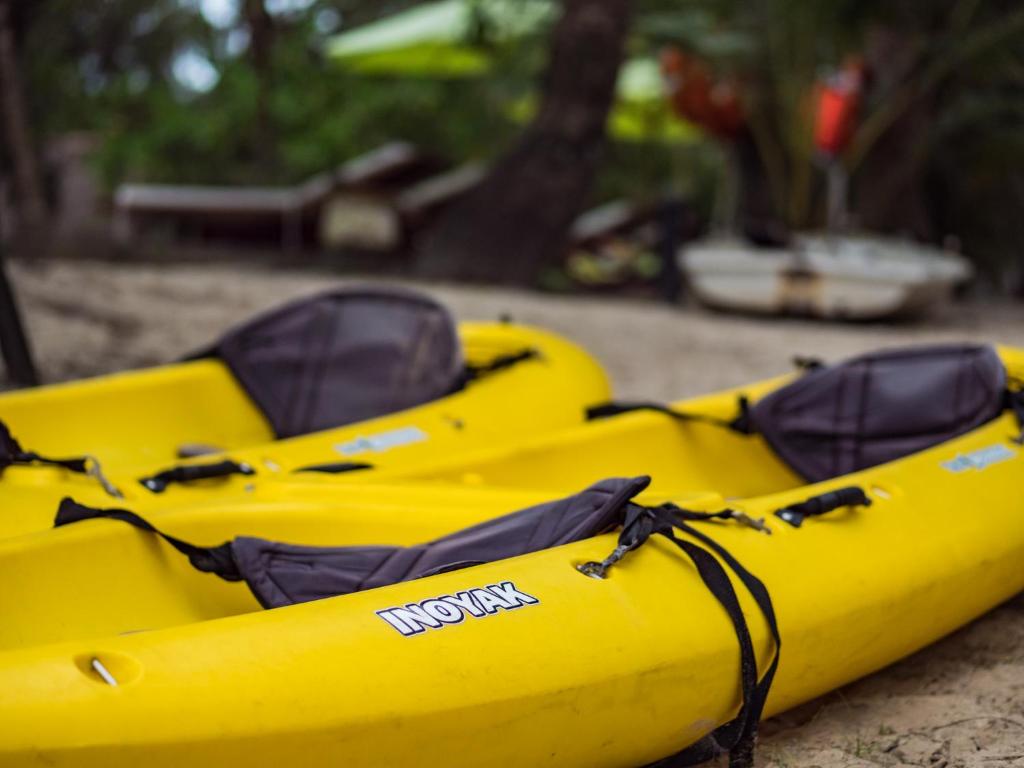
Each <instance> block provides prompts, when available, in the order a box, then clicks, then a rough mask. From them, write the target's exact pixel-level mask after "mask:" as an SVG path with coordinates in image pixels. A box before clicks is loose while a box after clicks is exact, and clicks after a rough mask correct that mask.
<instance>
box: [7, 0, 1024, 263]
mask: <svg viewBox="0 0 1024 768" xmlns="http://www.w3.org/2000/svg"><path fill="white" fill-rule="evenodd" d="M413 4H415V3H414V2H412V0H390V1H389V2H384V3H381V2H372V3H371V2H368V1H367V0H313V1H312V2H310V3H308V4H305V7H304V8H301V10H298V11H291V12H288V13H277V14H275V15H274V17H273V22H274V23H273V45H272V62H271V64H272V66H271V67H270V76H269V80H268V81H267V82H261V80H260V78H259V77H258V75H257V72H256V70H255V69H254V67H253V66H252V62H251V60H250V57H249V55H248V52H247V50H246V47H245V45H244V36H245V33H246V23H245V19H244V18H239V19H237V20H235V21H234V22H232V23H231V24H229V25H228V26H226V27H223V28H222V27H216V26H213V25H212V24H211V23H210V22H209V21H208V20H207V19H206V18H205V17H204V16H203V14H202V13H201V9H200V6H199V0H34V2H32V3H18V4H16V19H15V21H16V29H17V31H18V37H19V49H20V51H21V56H22V72H23V77H24V79H25V81H26V88H25V90H26V95H27V98H28V102H29V108H30V112H31V116H32V120H33V124H34V127H35V129H36V132H37V133H38V134H40V135H41V136H43V137H45V136H53V135H57V134H60V133H63V132H66V131H69V130H79V129H85V130H91V131H95V132H97V133H98V134H99V135H100V136H101V137H102V139H103V142H102V146H101V149H100V150H99V152H98V155H97V157H96V163H97V167H98V168H99V169H100V171H101V173H102V177H103V179H104V180H105V182H106V183H107V184H108V185H109V186H110V187H113V186H114V185H116V184H117V183H119V182H122V181H126V180H147V181H167V182H210V183H279V182H292V181H297V180H300V179H302V178H304V177H307V176H308V175H310V174H313V173H316V172H319V171H321V170H323V169H324V168H328V167H331V166H333V165H335V164H337V163H339V162H342V161H343V160H345V159H347V158H349V157H351V156H352V155H354V154H357V153H359V152H361V151H364V150H366V149H369V148H371V147H373V146H375V145H377V144H380V143H382V142H384V141H388V140H391V139H395V138H402V139H406V140H410V141H413V142H416V143H418V144H420V145H422V146H423V147H425V148H426V149H428V150H433V151H435V152H437V153H439V154H442V155H444V156H447V157H449V158H451V159H453V160H456V161H458V160H463V159H470V158H488V157H491V156H493V155H494V154H496V153H497V152H499V151H500V150H501V149H503V148H504V147H506V146H508V144H509V143H510V142H511V141H512V140H513V139H514V136H515V134H516V132H517V131H518V130H519V129H520V128H521V126H519V125H516V124H515V123H514V122H512V121H511V120H510V117H509V114H510V109H509V105H510V104H514V103H517V102H518V101H520V100H522V99H523V98H524V96H526V95H527V94H530V93H531V92H533V93H535V92H536V88H537V83H538V77H539V74H540V72H541V71H542V67H543V63H544V60H545V56H546V49H545V45H546V42H545V41H546V37H545V31H544V30H542V29H541V30H538V31H537V32H536V33H535V34H533V35H529V36H527V37H526V38H523V39H520V40H517V41H515V42H514V43H506V44H503V45H501V46H498V47H496V48H494V49H493V50H491V51H490V55H492V56H494V58H495V65H494V67H493V68H492V70H491V73H490V74H488V75H487V76H484V77H479V78H464V79H459V80H444V79H427V78H423V79H413V78H387V77H369V76H361V75H358V74H355V73H353V72H350V71H347V70H346V69H344V68H343V67H341V66H339V65H337V64H336V63H333V62H331V61H328V60H326V59H325V58H324V56H323V55H322V54H321V53H320V50H321V47H322V44H323V42H324V40H325V37H326V35H327V34H328V33H329V32H331V31H333V30H331V29H329V28H328V27H329V25H326V26H325V23H324V22H325V20H327V21H328V22H329V21H330V20H331V19H334V20H335V21H336V20H337V19H342V20H343V21H344V23H345V24H346V26H348V27H353V26H358V25H359V24H361V23H365V22H367V21H372V20H373V19H375V18H379V17H382V16H387V15H388V14H391V13H394V12H396V11H399V10H401V9H403V8H406V7H408V6H410V5H413ZM879 30H885V31H886V32H887V33H888V34H891V35H893V36H894V37H895V39H897V40H898V41H899V45H898V48H899V51H900V55H899V56H898V57H896V58H898V59H899V61H895V60H894V61H893V62H892V71H890V72H887V73H885V77H882V78H880V79H879V80H878V82H876V84H875V85H876V87H875V88H874V89H873V90H872V93H871V95H870V97H869V101H868V103H867V105H866V107H867V108H866V115H865V118H864V120H863V122H862V125H861V127H860V130H859V132H858V134H857V136H856V137H855V141H854V143H853V146H852V147H851V148H850V151H849V152H848V153H847V156H846V157H845V158H844V160H845V162H846V164H847V167H848V168H849V169H850V171H851V172H852V173H853V174H854V181H855V183H856V185H857V186H858V187H859V188H860V189H861V191H862V194H873V193H874V190H875V188H876V185H875V179H874V178H873V177H871V175H870V173H868V172H867V171H866V170H865V169H866V168H868V166H870V160H871V158H872V157H873V154H874V153H875V152H876V151H877V148H878V146H879V145H880V143H881V142H883V141H884V140H885V138H886V137H887V136H888V135H889V134H890V131H891V129H892V126H893V125H895V124H898V123H899V121H900V120H901V119H902V118H903V117H904V116H905V115H906V114H908V113H909V112H912V111H915V110H923V111H924V112H925V113H926V114H927V115H928V118H929V119H928V129H927V130H926V131H925V132H923V133H922V135H921V136H920V140H919V142H917V145H916V146H915V147H914V148H913V152H914V153H915V156H916V157H917V158H918V160H919V162H918V163H916V164H911V165H910V166H908V168H909V169H910V170H908V171H907V172H908V173H915V174H919V176H920V180H922V182H927V188H928V194H927V198H928V206H929V210H930V213H931V217H932V219H933V222H934V226H935V228H936V231H937V233H938V234H943V233H946V232H950V233H954V234H956V235H958V236H959V237H960V238H961V239H962V240H963V242H964V245H965V249H966V251H967V252H968V253H969V254H971V255H975V256H976V258H977V260H978V261H979V263H980V264H981V265H982V267H983V268H984V269H986V270H987V271H989V272H990V273H992V274H993V275H996V274H997V273H998V272H999V271H1000V269H1001V268H1002V266H1004V265H1006V264H1008V263H1011V262H1013V261H1014V260H1017V259H1019V253H1020V252H1021V250H1022V249H1024V230H1022V227H1024V224H1022V221H1024V219H1022V217H1021V216H1020V215H1019V211H1020V210H1021V209H1022V207H1024V140H1022V138H1021V137H1022V136H1024V108H1022V107H1021V104H1024V9H1022V8H1021V7H1020V5H1019V3H1017V2H1015V1H1014V0H835V1H834V2H821V0H682V1H680V0H638V2H637V6H636V9H635V17H634V27H633V35H632V37H631V40H630V45H629V54H630V55H645V54H646V55H656V54H657V52H658V50H659V49H660V48H661V46H663V45H665V44H675V45H682V46H683V47H685V48H688V49H689V50H692V51H694V52H696V53H698V54H700V55H701V56H702V57H704V58H705V59H707V60H708V61H710V62H712V63H713V64H714V66H715V68H716V69H717V70H718V71H720V72H722V73H730V74H735V75H736V76H738V77H739V78H740V80H741V82H742V84H743V87H744V89H745V93H746V99H747V107H748V111H749V122H750V126H751V130H752V133H753V135H754V138H755V142H756V145H757V148H758V153H759V156H760V159H761V162H762V164H763V167H764V170H765V175H766V177H767V178H768V180H769V182H770V185H769V186H770V189H771V190H772V197H773V201H774V204H775V207H776V209H777V212H778V213H779V215H780V218H782V219H783V220H784V221H786V222H787V223H789V224H790V225H791V226H794V227H805V226H815V225H818V224H820V215H821V205H820V192H821V189H820V187H821V180H820V170H819V169H818V168H817V167H816V165H815V162H814V157H813V151H812V142H811V128H810V126H811V119H810V101H809V93H810V91H811V89H812V87H813V84H814V82H815V81H816V80H817V79H818V78H819V77H820V76H821V75H822V74H824V73H825V72H827V71H828V70H829V69H830V68H833V67H835V66H836V65H838V64H839V63H840V62H841V61H842V59H843V57H844V56H845V55H846V54H848V53H851V52H863V51H864V50H865V47H866V46H867V45H868V43H869V41H870V40H871V39H873V38H872V36H874V35H877V33H878V32H879ZM239 41H243V42H242V43H240V42H239ZM186 54H188V55H191V56H193V57H194V58H196V59H198V60H200V61H204V62H208V65H209V67H211V68H212V70H213V71H214V72H215V75H216V78H217V79H216V83H215V85H213V87H212V88H211V89H210V90H208V91H206V92H196V91H194V90H190V87H189V83H188V82H183V81H182V80H181V79H180V77H179V76H177V75H176V67H177V65H178V64H180V62H181V60H182V57H183V56H185V55H186ZM261 94H265V95H266V97H267V98H266V103H267V115H266V116H267V126H266V127H267V129H268V130H267V131H266V132H264V131H262V130H261V113H260V103H261ZM268 134H269V140H270V144H271V146H269V147H268V146H265V144H266V142H267V136H268ZM606 157H607V162H606V164H605V168H604V170H603V173H602V175H601V177H600V179H599V183H598V188H597V190H596V194H595V197H596V198H598V199H599V200H604V199H609V198H612V197H619V196H629V197H639V198H644V197H652V196H654V195H655V194H658V193H661V192H663V191H665V190H666V189H667V190H670V191H672V192H675V193H685V194H688V195H690V196H692V197H694V198H695V199H696V200H697V201H698V202H699V203H700V204H701V205H703V206H704V207H705V209H707V208H709V207H710V200H711V199H712V197H713V187H714V181H715V178H716V177H720V176H721V173H722V167H723V165H724V163H723V161H722V155H721V151H720V148H719V147H717V146H716V145H715V144H714V143H713V142H711V141H710V140H706V141H704V142H699V143H697V144H691V145H688V146H675V147H673V146H661V145H657V144H639V143H614V144H613V145H612V146H610V147H609V149H608V152H607V156H606ZM900 202H901V201H899V200H895V201H893V205H899V204H900Z"/></svg>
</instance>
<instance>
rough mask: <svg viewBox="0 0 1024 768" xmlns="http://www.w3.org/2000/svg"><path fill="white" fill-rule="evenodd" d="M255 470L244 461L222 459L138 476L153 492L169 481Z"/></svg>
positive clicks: (186, 481) (185, 481) (163, 488)
mask: <svg viewBox="0 0 1024 768" xmlns="http://www.w3.org/2000/svg"><path fill="white" fill-rule="evenodd" d="M255 474H256V470H255V469H253V468H252V466H251V465H249V464H246V463H245V462H239V461H232V460H231V459H224V460H223V461H218V462H215V463H213V464H179V465H178V466H176V467H171V468H170V469H165V470H163V471H162V472H157V473H156V474H155V475H150V476H149V477H140V478H139V482H140V483H141V484H142V486H143V487H144V488H146V489H148V490H150V491H152V492H153V493H163V492H164V491H165V490H166V489H167V486H168V485H170V484H171V483H190V482H192V481H194V480H211V479H214V478H218V477H230V476H231V475H255Z"/></svg>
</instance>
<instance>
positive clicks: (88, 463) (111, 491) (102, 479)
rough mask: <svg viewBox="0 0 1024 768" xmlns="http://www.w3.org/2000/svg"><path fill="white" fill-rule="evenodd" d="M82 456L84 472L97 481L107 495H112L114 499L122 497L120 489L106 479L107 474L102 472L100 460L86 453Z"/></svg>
mask: <svg viewBox="0 0 1024 768" xmlns="http://www.w3.org/2000/svg"><path fill="white" fill-rule="evenodd" d="M84 458H85V473H86V474H87V475H88V476H89V477H91V478H93V479H94V480H95V481H96V482H97V483H99V484H100V485H101V486H102V487H103V490H104V491H106V492H107V494H108V495H109V496H113V497H114V498H115V499H123V498H124V494H123V493H121V490H120V489H119V488H118V487H117V486H116V485H114V484H113V483H112V482H110V480H108V479H107V476H106V475H104V474H103V467H102V466H100V460H99V459H97V458H96V457H95V456H91V455H87V456H85V457H84Z"/></svg>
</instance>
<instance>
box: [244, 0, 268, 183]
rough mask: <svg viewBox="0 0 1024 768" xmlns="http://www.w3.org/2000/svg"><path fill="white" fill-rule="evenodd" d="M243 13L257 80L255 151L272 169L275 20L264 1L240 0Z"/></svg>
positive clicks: (262, 161) (261, 160) (260, 159)
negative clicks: (271, 110)
mask: <svg viewBox="0 0 1024 768" xmlns="http://www.w3.org/2000/svg"><path fill="white" fill-rule="evenodd" d="M242 15H243V16H244V18H245V23H246V26H247V27H248V31H249V54H250V57H251V59H252V69H253V75H254V76H255V80H256V123H255V126H256V128H255V130H256V154H257V157H258V159H259V161H260V162H261V163H263V164H265V165H266V166H267V167H268V168H273V167H274V166H275V164H276V163H275V156H276V152H275V151H274V127H273V117H272V115H271V112H270V98H271V91H272V89H273V85H274V83H273V78H274V62H273V47H274V36H275V35H274V31H275V30H274V20H273V19H272V18H271V17H270V14H269V13H268V12H267V8H266V5H265V4H264V2H263V0H243V6H242Z"/></svg>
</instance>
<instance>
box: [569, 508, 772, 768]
mask: <svg viewBox="0 0 1024 768" xmlns="http://www.w3.org/2000/svg"><path fill="white" fill-rule="evenodd" d="M728 517H731V514H730V513H729V512H728V510H726V511H723V512H717V513H706V512H690V511H689V510H683V509H679V508H678V507H675V506H674V505H664V506H662V507H658V508H649V507H640V506H639V505H635V504H632V505H630V509H629V510H628V511H627V517H626V522H625V525H624V527H623V530H622V534H621V535H620V536H619V545H618V546H617V547H616V549H615V551H614V552H613V553H612V554H611V555H610V556H609V557H608V558H606V559H605V560H604V562H602V563H587V564H585V565H583V566H580V570H581V571H583V572H584V573H586V574H588V575H591V576H595V577H597V578H602V577H603V576H604V573H605V572H606V571H607V570H608V568H610V567H611V566H612V565H614V564H615V563H616V562H618V561H619V560H621V559H622V557H623V556H624V555H625V554H626V553H627V552H629V551H631V550H633V549H636V548H637V547H639V546H640V545H642V544H643V543H644V542H645V541H647V540H648V539H649V538H650V536H651V535H652V534H660V535H662V536H664V537H665V538H667V539H669V540H670V541H671V542H673V543H674V544H675V545H676V546H677V547H679V548H680V549H681V550H682V551H683V552H684V553H685V554H686V555H687V557H689V558H690V560H691V561H692V562H693V564H694V566H695V567H696V569H697V573H698V575H699V576H700V578H701V581H702V582H703V583H704V586H706V587H707V588H708V591H709V592H711V594H712V595H713V596H714V598H715V600H716V601H717V602H718V603H719V605H721V606H722V608H723V609H724V610H725V612H726V614H727V615H728V616H729V620H730V622H731V623H732V626H733V630H734V631H735V633H736V639H737V642H738V645H739V651H740V687H741V691H742V703H741V706H740V710H739V713H738V714H737V715H736V717H735V718H733V719H732V720H730V721H729V722H727V723H724V724H723V725H721V726H719V727H718V728H716V729H715V730H714V731H712V732H711V733H710V734H708V735H707V736H705V737H704V738H703V739H701V740H700V741H698V742H697V743H696V744H692V745H691V746H689V747H687V748H686V749H683V750H682V751H680V752H677V753H676V754H674V755H670V756H669V757H666V758H663V759H661V760H658V761H657V762H655V763H652V764H651V768H683V767H684V766H691V765H697V764H698V763H702V762H705V761H707V760H711V759H713V758H715V757H717V756H719V755H722V754H725V753H728V754H729V765H730V768H752V766H753V755H754V746H755V742H756V740H757V727H758V723H759V721H760V719H761V713H762V712H763V710H764V704H765V701H766V700H767V698H768V692H769V690H770V689H771V685H772V681H773V680H774V678H775V671H776V669H777V668H778V663H779V651H780V649H781V647H782V639H781V637H780V635H779V629H778V622H777V620H776V617H775V610H774V608H773V606H772V601H771V597H770V596H769V594H768V590H767V589H766V588H765V586H764V584H763V583H762V582H761V581H760V579H758V578H757V577H756V576H754V575H753V574H752V573H750V572H749V571H748V570H747V569H746V568H744V567H743V566H742V565H741V564H740V563H739V562H738V561H737V560H736V558H734V557H733V556H732V555H731V554H730V553H729V552H728V551H727V550H726V549H725V548H724V547H722V546H721V545H720V544H718V542H716V541H714V540H713V539H711V538H710V537H708V536H706V535H705V534H703V533H701V532H700V531H698V530H696V529H695V528H693V527H692V526H690V525H688V524H687V523H686V521H687V520H691V521H695V520H711V519H715V518H723V519H724V518H728ZM675 529H678V530H680V531H683V532H684V533H686V534H688V535H690V536H692V537H694V538H695V539H697V540H698V541H699V542H701V544H703V545H704V546H703V547H702V546H699V545H697V544H694V543H693V542H690V541H686V540H685V539H680V538H678V537H677V536H676V534H675ZM705 547H707V549H705ZM709 550H710V551H709ZM712 552H713V553H714V554H712ZM715 555H717V556H718V558H720V559H721V560H722V561H723V562H724V563H725V564H726V565H727V566H728V567H729V568H730V569H731V570H732V571H733V573H735V574H736V576H737V577H738V578H739V579H740V581H741V582H742V583H743V586H744V587H745V588H746V589H747V591H748V592H749V593H750V595H751V596H752V597H753V598H754V601H755V602H756V603H757V606H758V609H759V610H760V611H761V613H762V615H763V616H764V618H765V622H766V623H767V624H768V628H769V631H770V633H771V636H772V640H773V641H774V643H775V654H774V656H773V658H772V661H771V663H770V664H769V666H768V669H767V670H766V671H765V673H764V675H763V676H761V678H760V680H759V679H758V676H757V656H756V654H755V652H754V645H753V641H752V640H751V637H750V629H749V627H748V626H747V622H746V619H745V617H744V616H743V610H742V608H741V606H740V603H739V598H738V597H737V596H736V591H735V589H734V588H733V586H732V581H731V580H730V579H729V576H728V574H727V573H726V571H725V569H724V568H723V567H722V565H721V563H719V561H718V559H716V557H715Z"/></svg>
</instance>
